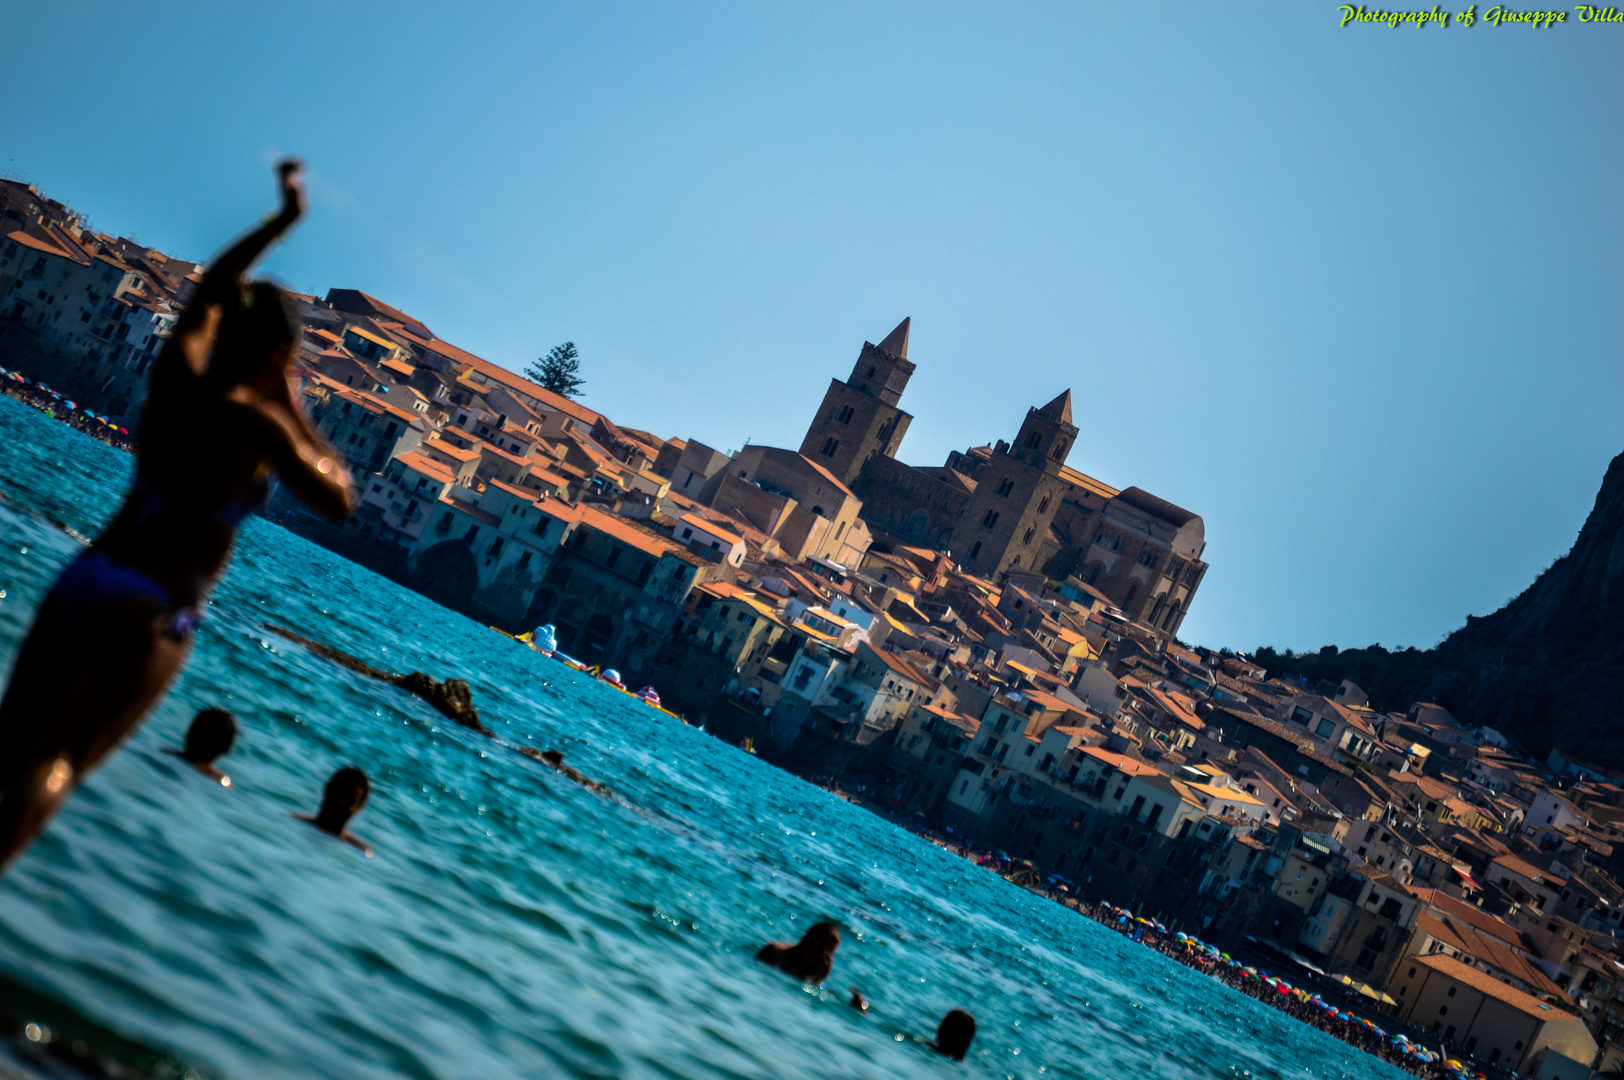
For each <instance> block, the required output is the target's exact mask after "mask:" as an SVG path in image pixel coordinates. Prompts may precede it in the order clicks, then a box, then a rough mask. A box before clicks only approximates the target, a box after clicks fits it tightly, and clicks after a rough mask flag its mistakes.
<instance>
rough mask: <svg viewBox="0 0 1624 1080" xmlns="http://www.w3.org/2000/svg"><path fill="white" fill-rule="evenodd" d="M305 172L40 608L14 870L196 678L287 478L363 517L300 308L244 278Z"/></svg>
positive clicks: (188, 327) (161, 373)
mask: <svg viewBox="0 0 1624 1080" xmlns="http://www.w3.org/2000/svg"><path fill="white" fill-rule="evenodd" d="M299 168H300V166H299V163H298V162H296V161H292V160H289V161H284V162H282V163H281V164H279V165H278V166H277V178H278V186H279V189H280V193H281V199H282V208H281V210H280V212H278V213H277V214H275V215H274V216H272V217H269V218H267V219H266V220H265V222H264V223H263V224H261V225H260V226H259V227H258V228H257V229H255V230H254V231H253V232H251V233H249V234H248V235H246V236H244V237H243V238H242V239H241V240H239V241H237V242H236V243H235V244H233V245H232V246H231V248H230V249H228V250H227V251H226V252H225V253H224V254H222V255H221V256H220V257H219V258H218V259H216V260H215V263H214V265H213V266H212V267H210V268H209V270H208V272H207V273H206V274H205V275H204V277H203V280H202V282H201V283H200V284H199V285H198V286H197V291H196V293H195V294H194V295H193V297H192V300H191V302H190V303H189V304H188V305H187V306H186V310H185V311H184V312H182V313H181V316H180V318H179V320H178V321H177V322H176V323H175V327H174V330H173V332H172V333H171V336H170V338H169V340H168V341H167V342H166V343H165V344H164V346H163V351H162V352H161V353H160V354H159V356H158V359H157V360H156V362H154V363H153V365H152V370H151V374H150V375H149V376H148V384H147V398H146V404H145V405H144V406H143V407H142V411H141V419H140V422H139V426H138V428H137V439H136V464H135V479H134V481H133V482H132V483H131V485H130V490H129V493H128V494H127V495H126V496H125V499H124V505H123V506H122V507H121V508H120V509H119V512H118V514H117V516H116V517H114V518H113V521H112V523H111V524H109V525H108V526H107V529H106V531H105V532H103V533H102V535H101V536H100V537H99V538H98V539H97V540H96V541H95V542H94V543H92V544H91V545H90V547H89V548H88V549H86V550H85V552H84V553H83V554H81V555H80V556H79V557H78V558H77V559H75V560H74V561H73V562H71V563H69V564H68V566H67V568H66V569H64V570H63V571H62V573H61V575H60V576H59V577H58V578H57V580H56V584H55V585H54V586H53V587H52V588H51V591H50V593H49V594H48V595H47V596H46V597H45V600H44V601H43V602H42V603H41V604H40V606H39V610H38V611H36V612H35V613H34V625H33V627H32V628H31V629H30V630H29V632H28V638H27V640H26V641H24V642H23V646H22V649H21V650H20V651H19V652H18V654H17V658H16V661H15V664H14V666H13V668H12V674H11V683H10V685H9V686H8V687H7V688H6V692H5V697H4V699H0V872H3V871H4V870H5V868H6V867H7V866H8V865H9V864H10V863H11V861H12V860H13V859H14V858H16V856H17V855H18V853H20V852H21V851H22V850H23V849H25V848H26V847H28V845H29V844H31V843H33V841H34V838H35V837H36V836H38V835H39V832H40V830H41V829H43V828H45V825H46V823H47V822H49V821H50V820H51V817H52V816H53V815H54V814H55V813H56V812H57V811H58V810H59V809H61V807H62V804H63V802H64V801H66V800H67V798H68V796H70V795H72V794H73V791H74V789H75V788H76V787H78V785H79V783H80V782H81V781H82V780H83V779H84V778H85V775H86V774H87V773H89V772H90V771H91V770H92V769H94V768H95V767H96V766H97V764H99V763H100V762H101V760H102V759H103V758H104V757H106V756H107V754H108V753H110V752H111V751H112V750H113V749H114V748H115V747H117V746H118V744H119V743H120V742H121V741H123V739H124V738H125V737H126V736H127V735H129V733H130V732H131V731H133V730H135V728H136V727H138V726H139V725H140V724H141V721H142V720H143V719H144V718H145V717H146V714H147V710H148V709H150V708H151V707H152V705H153V703H154V702H155V701H157V700H158V698H159V697H160V696H162V694H163V692H164V689H165V688H166V687H167V686H168V685H169V681H170V679H171V678H173V677H174V675H175V673H176V672H177V671H179V670H180V667H181V665H182V664H183V663H184V662H185V660H186V656H187V653H188V652H189V651H190V649H191V644H192V636H193V634H194V632H195V631H196V629H197V626H198V623H199V621H200V620H201V619H202V617H203V610H204V608H205V607H206V606H207V603H208V593H209V590H210V589H211V588H212V586H213V584H214V580H215V578H216V577H218V576H219V574H220V571H221V570H222V569H223V568H224V567H225V564H226V560H227V559H228V558H229V557H230V555H231V547H232V543H233V541H234V540H235V538H236V534H237V526H238V525H239V524H241V523H242V521H243V519H244V518H246V517H247V516H248V515H249V514H252V513H253V512H254V511H255V510H256V509H258V507H259V505H260V504H261V503H262V502H263V501H264V500H265V497H266V494H267V492H268V491H269V485H270V480H271V477H272V476H273V475H274V476H275V477H276V478H277V479H278V480H279V481H280V482H281V484H282V486H283V487H284V488H286V489H287V490H288V491H289V492H291V493H293V494H294V495H295V496H297V497H298V498H299V499H301V500H303V501H304V502H305V503H306V504H307V505H308V506H310V507H311V508H312V509H314V510H316V511H317V512H319V513H321V514H323V515H325V516H326V517H329V518H333V519H335V520H336V519H340V518H344V517H347V516H348V515H349V512H350V507H351V495H350V490H349V471H348V470H347V469H346V468H345V467H344V462H343V460H342V459H341V458H340V457H339V456H338V451H336V450H334V449H333V448H332V447H331V446H329V445H328V443H327V441H326V439H324V438H323V437H322V436H321V435H319V434H318V433H317V432H316V431H315V430H314V429H312V428H311V426H310V423H309V421H308V420H306V419H305V416H304V413H303V412H302V411H301V409H300V407H299V405H298V404H297V403H296V402H295V401H294V398H293V392H292V390H291V388H290V387H289V386H288V379H287V371H288V365H289V363H290V362H291V361H292V359H293V356H294V354H295V352H296V350H297V348H298V342H299V337H300V331H299V326H298V320H297V318H296V316H295V315H294V313H293V308H292V302H291V299H290V298H289V297H288V295H287V294H286V293H284V292H283V291H282V290H281V289H279V288H277V287H276V286H275V285H272V284H271V283H269V282H266V281H254V282H247V281H245V280H244V275H245V274H246V273H247V272H248V268H249V267H250V266H251V265H252V264H253V262H254V260H255V259H257V258H258V257H259V256H260V254H261V253H263V252H264V251H265V249H266V248H267V247H269V246H270V244H271V243H272V242H273V241H274V240H276V238H277V237H279V236H281V235H282V234H283V233H284V232H286V231H287V229H288V228H289V227H290V226H292V225H293V223H294V222H296V221H298V220H299V217H300V216H301V215H302V214H303V212H304V190H303V187H302V186H301V184H300V181H299Z"/></svg>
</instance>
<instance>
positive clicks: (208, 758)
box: [164, 709, 237, 787]
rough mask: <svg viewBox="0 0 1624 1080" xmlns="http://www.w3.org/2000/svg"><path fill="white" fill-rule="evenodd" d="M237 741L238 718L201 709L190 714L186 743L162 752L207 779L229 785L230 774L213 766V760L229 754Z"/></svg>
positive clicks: (224, 711)
mask: <svg viewBox="0 0 1624 1080" xmlns="http://www.w3.org/2000/svg"><path fill="white" fill-rule="evenodd" d="M236 741H237V718H236V717H235V716H232V715H231V714H230V713H229V712H227V711H226V710H224V709H204V710H202V711H201V712H199V713H198V714H197V715H196V716H194V717H192V726H191V727H190V728H188V729H187V730H186V744H185V745H184V746H182V747H181V748H180V749H178V750H176V749H173V748H170V749H167V750H165V751H164V753H166V754H172V755H174V756H175V757H178V758H180V759H181V760H182V761H184V762H186V764H188V765H190V766H191V767H192V768H194V769H196V770H197V771H198V772H200V773H202V774H203V775H204V776H206V777H208V778H209V779H210V780H217V781H219V782H220V786H221V787H230V786H231V777H229V776H227V775H226V774H225V773H223V772H221V771H220V770H219V769H217V768H215V765H214V759H215V758H217V757H223V756H224V755H226V754H228V753H230V752H231V744H232V743H234V742H236Z"/></svg>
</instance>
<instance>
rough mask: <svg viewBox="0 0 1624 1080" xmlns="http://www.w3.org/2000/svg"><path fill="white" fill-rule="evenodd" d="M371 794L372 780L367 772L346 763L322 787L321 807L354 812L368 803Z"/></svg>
mask: <svg viewBox="0 0 1624 1080" xmlns="http://www.w3.org/2000/svg"><path fill="white" fill-rule="evenodd" d="M370 794H372V782H371V781H370V780H368V779H367V774H366V773H364V772H362V771H361V770H360V769H357V768H356V767H355V766H354V765H346V766H344V767H343V768H342V769H340V770H338V771H337V772H335V773H334V774H333V775H332V778H331V779H329V780H328V781H327V786H326V787H325V788H323V789H322V792H321V807H322V809H323V810H326V809H327V808H328V807H333V808H335V809H339V808H342V809H344V810H348V811H350V812H351V813H354V812H356V811H357V810H360V809H361V807H363V806H365V805H366V802H367V796H368V795H370Z"/></svg>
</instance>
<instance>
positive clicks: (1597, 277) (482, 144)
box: [0, 0, 1624, 649]
mask: <svg viewBox="0 0 1624 1080" xmlns="http://www.w3.org/2000/svg"><path fill="white" fill-rule="evenodd" d="M1479 10H1480V11H1483V10H1487V8H1486V7H1484V6H1481V5H1480V8H1479ZM0 13H3V14H4V24H5V25H6V27H7V29H8V34H7V37H8V38H9V39H10V40H12V41H13V42H19V43H26V46H27V47H26V48H14V49H12V50H9V51H8V62H7V63H6V64H5V65H4V66H3V68H0V101H3V102H5V103H6V107H5V108H3V109H0V170H3V171H5V173H6V174H7V175H11V176H18V177H21V178H24V179H27V180H29V181H32V182H35V183H38V184H39V185H41V187H42V188H43V189H44V190H45V191H46V192H47V193H48V194H50V195H52V196H54V197H56V198H60V199H62V200H64V201H66V202H69V203H70V204H71V205H73V206H75V207H77V208H79V209H81V210H83V211H85V212H86V213H87V214H88V215H89V217H90V220H91V223H92V224H93V225H94V226H95V227H97V228H99V229H104V230H107V231H111V232H118V233H124V234H126V235H134V236H136V237H138V238H139V239H140V240H142V241H143V242H145V243H147V244H151V245H153V246H157V247H160V248H163V249H164V250H166V251H171V252H173V253H175V254H177V255H183V256H188V257H194V258H199V259H202V258H205V257H207V256H208V255H209V254H210V253H212V252H213V251H215V250H217V249H218V248H219V247H220V246H221V244H222V243H223V242H224V241H225V240H226V239H227V238H228V237H229V236H230V235H232V234H233V233H235V232H237V231H238V230H240V229H241V228H242V227H243V226H244V225H246V224H247V223H248V222H250V221H251V220H252V219H254V218H255V217H256V216H257V215H259V214H261V213H263V212H265V211H267V210H268V209H269V208H270V206H271V201H270V200H271V183H270V180H269V172H268V165H269V163H270V162H271V161H272V160H273V159H274V158H275V157H276V156H277V155H278V154H281V153H290V152H293V153H299V154H301V155H303V156H304V157H305V158H306V159H307V160H308V161H309V163H310V167H311V179H310V191H311V202H312V209H311V213H310V217H309V219H308V220H307V222H306V223H305V224H304V225H303V226H302V227H301V229H300V230H299V232H298V233H297V234H296V235H295V236H294V237H293V238H292V240H291V241H290V242H289V243H288V244H287V245H286V246H285V247H283V248H282V249H280V250H279V251H277V252H276V253H275V254H274V255H273V257H272V259H271V260H270V262H269V268H270V269H271V270H272V271H274V272H275V273H276V274H278V275H280V276H281V277H282V278H283V279H284V280H285V281H286V282H287V283H288V284H290V285H292V286H294V287H297V288H301V289H311V290H317V291H322V292H325V291H326V289H328V288H330V287H334V286H340V287H354V288H361V289H365V290H367V291H368V292H371V293H373V294H375V295H377V296H380V297H382V298H384V299H386V300H388V301H389V302H391V303H394V304H396V305H397V306H399V307H402V308H404V309H405V310H407V311H409V312H411V313H412V314H414V315H416V316H417V317H418V318H420V319H422V320H424V321H425V322H427V323H428V324H429V325H430V326H431V327H432V328H433V329H434V330H435V331H436V333H438V334H439V335H440V336H441V337H443V338H445V339H447V340H449V341H452V342H454V343H456V344H458V345H461V346H462V347H464V348H467V349H469V350H471V351H473V352H476V353H478V354H480V355H482V356H485V357H488V358H490V359H492V360H494V361H497V362H499V363H503V364H506V365H508V366H510V367H515V368H518V367H522V366H524V364H526V363H527V362H529V361H531V360H532V359H534V358H535V357H537V356H539V355H541V354H542V353H544V352H545V351H546V350H547V349H548V348H549V347H550V346H552V345H554V344H556V343H558V342H560V341H563V340H565V339H566V338H567V339H571V340H574V341H575V342H576V343H577V345H578V347H579V348H580V350H581V354H582V357H583V366H584V374H585V376H586V379H587V388H586V394H585V397H584V399H583V400H584V401H585V402H586V403H587V404H589V405H591V406H592V407H594V408H596V409H599V410H602V411H604V412H606V413H607V414H609V415H610V416H611V417H613V418H614V419H615V420H616V421H618V422H620V423H623V424H627V425H630V426H633V427H640V428H647V429H649V430H652V431H654V432H656V433H658V434H660V435H663V436H681V437H689V438H698V439H701V440H703V441H704V442H707V443H709V444H711V445H713V446H716V447H718V448H721V449H733V448H737V447H738V446H740V445H742V444H743V442H744V441H745V440H746V439H750V440H752V441H754V442H762V443H770V444H775V445H786V446H792V447H793V446H797V445H799V441H800V438H801V434H802V433H803V431H804V429H805V427H806V424H807V422H808V421H809V419H810V417H811V415H812V413H813V411H814V409H815V407H816V403H817V401H818V399H819V398H820V396H821V394H822V392H823V389H824V387H825V386H826V385H827V382H828V379H829V378H830V377H831V376H835V375H838V376H840V377H844V376H845V374H847V373H848V372H849V370H850V368H851V364H852V363H853V361H854V360H855V357H856V354H857V350H858V349H859V348H860V346H861V344H862V342H863V341H864V339H868V340H871V341H877V340H879V339H880V337H881V336H882V335H884V334H885V333H886V332H887V331H889V330H890V329H891V327H892V326H894V325H895V324H896V323H897V322H898V321H899V320H900V319H901V318H902V317H903V316H904V315H910V316H912V317H913V338H912V344H911V348H910V355H911V358H912V359H913V360H914V361H915V362H916V363H917V364H918V372H917V374H916V375H915V376H914V381H913V384H912V385H911V386H910V387H909V390H908V393H907V395H906V396H905V398H904V400H903V405H904V407H905V408H907V409H908V410H909V411H911V412H912V413H913V414H914V416H915V420H914V422H913V427H912V428H911V429H910V431H909V434H908V436H907V439H906V441H905V442H904V443H903V447H902V454H901V456H902V458H903V459H904V460H906V461H909V462H911V463H914V464H940V463H941V462H942V460H943V458H944V457H945V455H946V453H947V452H948V450H950V449H953V448H963V447H967V446H971V445H977V444H981V443H986V442H990V441H992V440H994V439H997V438H1006V439H1007V438H1010V437H1011V436H1012V435H1013V433H1014V432H1015V430H1016V428H1017V427H1018V426H1019V424H1020V420H1021V418H1022V416H1023V415H1024V413H1025V410H1026V408H1027V407H1028V406H1029V405H1039V404H1042V403H1044V402H1046V401H1048V400H1049V399H1050V398H1052V397H1054V396H1055V394H1056V393H1058V392H1059V391H1060V390H1061V389H1064V388H1066V387H1068V386H1069V387H1070V388H1071V389H1072V391H1073V397H1074V401H1075V410H1076V414H1077V421H1078V425H1079V427H1080V428H1081V434H1080V436H1079V439H1078V443H1077V447H1076V449H1075V450H1074V451H1073V453H1072V456H1071V464H1073V465H1074V466H1076V467H1078V468H1080V469H1083V470H1084V471H1086V472H1089V473H1092V474H1094V475H1096V476H1098V477H1100V478H1101V479H1103V480H1105V481H1107V482H1109V483H1112V484H1115V485H1117V486H1127V485H1129V484H1137V485H1139V486H1140V487H1143V488H1146V489H1148V490H1150V491H1152V492H1154V493H1156V494H1158V495H1160V496H1162V497H1164V498H1167V499H1170V500H1172V501H1173V502H1176V503H1179V504H1181V505H1183V506H1186V507H1188V508H1189V509H1191V510H1194V511H1195V512H1197V513H1199V514H1201V515H1202V516H1203V517H1204V518H1205V520H1206V524H1207V536H1208V540H1209V544H1208V548H1207V559H1208V561H1209V562H1210V563H1211V565H1212V569H1211V571H1210V572H1209V574H1208V577H1207V581H1206V584H1205V585H1204V586H1203V588H1202V591H1201V594H1200V596H1199V597H1198V599H1197V601H1196V604H1195V607H1194V609H1193V610H1192V612H1191V614H1190V616H1189V618H1188V619H1187V621H1186V623H1185V627H1184V630H1185V632H1184V635H1183V636H1185V637H1186V638H1187V639H1189V640H1191V641H1195V642H1198V643H1203V644H1211V645H1229V646H1233V647H1237V648H1243V649H1247V648H1252V647H1254V646H1257V645H1259V644H1264V643H1268V644H1274V645H1280V646H1292V647H1297V648H1305V647H1318V646H1320V645H1323V644H1326V643H1336V644H1338V645H1341V646H1344V647H1347V646H1356V645H1366V644H1370V643H1372V642H1377V641H1379V642H1382V643H1383V644H1387V645H1390V646H1391V645H1403V644H1419V645H1428V644H1431V643H1433V642H1434V641H1436V640H1437V639H1438V638H1440V637H1441V636H1443V635H1444V634H1446V633H1447V632H1448V631H1449V630H1451V629H1453V628H1454V627H1456V626H1458V625H1460V624H1461V623H1462V621H1463V620H1464V617H1465V616H1466V615H1467V614H1469V613H1470V614H1485V613H1487V612H1489V611H1491V610H1493V609H1495V608H1496V607H1498V606H1499V605H1500V604H1502V603H1503V602H1504V601H1505V600H1506V599H1508V598H1509V597H1510V596H1512V595H1514V594H1515V593H1516V592H1518V591H1520V590H1521V589H1522V588H1523V587H1524V586H1525V585H1526V584H1527V583H1528V582H1529V581H1530V580H1532V578H1533V577H1534V576H1535V575H1536V574H1537V573H1538V572H1539V571H1540V570H1541V569H1543V568H1544V567H1545V566H1547V565H1548V564H1549V563H1550V562H1551V561H1552V560H1553V559H1555V558H1556V557H1557V556H1558V555H1560V554H1561V553H1563V552H1564V551H1566V550H1567V548H1568V547H1569V546H1570V545H1571V543H1572V541H1573V538H1574V536H1575V535H1576V533H1577V531H1578V529H1579V527H1580V525H1581V524H1582V523H1583V521H1584V517H1585V515H1586V513H1588V511H1589V509H1590V506H1591V503H1592V500H1593V498H1594V495H1595V491H1596V488H1597V486H1598V484H1599V483H1600V480H1601V477H1602V473H1603V471H1604V470H1605V468H1606V466H1607V463H1608V461H1609V460H1610V459H1611V457H1612V456H1613V455H1614V454H1616V453H1618V452H1619V451H1621V450H1624V413H1621V410H1620V408H1619V406H1620V404H1621V397H1624V394H1621V391H1624V379H1621V368H1620V364H1619V359H1620V355H1621V346H1624V311H1621V300H1620V298H1621V296H1624V244H1621V241H1624V197H1621V195H1620V193H1621V192H1624V118H1621V103H1624V64H1620V63H1619V61H1618V58H1619V56H1620V55H1621V50H1624V26H1621V25H1620V24H1611V25H1601V24H1578V23H1574V22H1570V23H1568V24H1566V25H1560V26H1556V27H1553V28H1551V29H1548V30H1533V29H1530V28H1528V27H1525V26H1500V27H1493V26H1488V25H1484V24H1479V25H1478V26H1476V27H1473V28H1471V29H1464V28H1460V27H1451V28H1449V29H1439V28H1437V27H1430V28H1427V29H1425V30H1416V29H1413V28H1406V29H1402V30H1393V29H1388V28H1385V27H1373V26H1354V27H1348V28H1346V29H1341V28H1339V27H1338V25H1337V24H1338V22H1339V17H1338V15H1337V13H1336V10H1335V5H1333V4H1329V3H1310V2H1305V0H1294V2H1282V3H1272V4H1271V3H1246V4H1239V3H1228V4H1210V5H1196V4H1177V5H1173V4H1168V5H1148V4H1128V3H1119V4H1110V5H1108V4H1088V3H1071V4H1043V3H1032V4H1024V5H979V6H978V5H969V4H951V3H949V4H943V3H931V4H883V3H878V4H877V3H864V4H837V3H822V4H816V5H812V4H804V5H789V4H768V3H755V4H716V3H693V4H664V5H656V4H612V3H594V4H572V5H541V4H534V3H522V4H511V5H500V4H472V3H470V4H458V5H426V4H425V5H414V4H387V5H386V4H373V5H365V4H349V3H344V4H321V5H301V4H293V3H287V4H278V5H274V6H273V5H251V6H250V5H219V4H213V3H210V4H186V3H174V2H171V3H161V4H154V3H146V4H139V3H138V4H125V5H121V6H117V7H115V6H112V5H106V4H103V3H99V2H97V3H83V4H76V3H71V2H57V3H52V4H23V3H18V2H16V0H12V2H9V3H6V2H0Z"/></svg>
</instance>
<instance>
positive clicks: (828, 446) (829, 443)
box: [823, 439, 840, 457]
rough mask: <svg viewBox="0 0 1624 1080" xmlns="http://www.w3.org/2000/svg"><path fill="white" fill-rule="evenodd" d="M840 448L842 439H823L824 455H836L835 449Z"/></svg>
mask: <svg viewBox="0 0 1624 1080" xmlns="http://www.w3.org/2000/svg"><path fill="white" fill-rule="evenodd" d="M838 449H840V440H839V439H824V440H823V456H824V457H834V456H835V451H836V450H838Z"/></svg>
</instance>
